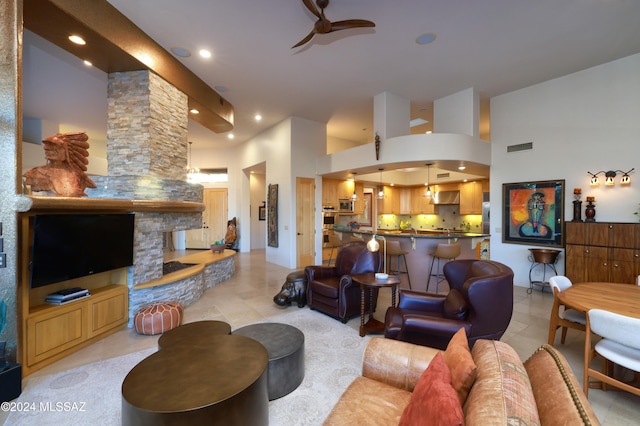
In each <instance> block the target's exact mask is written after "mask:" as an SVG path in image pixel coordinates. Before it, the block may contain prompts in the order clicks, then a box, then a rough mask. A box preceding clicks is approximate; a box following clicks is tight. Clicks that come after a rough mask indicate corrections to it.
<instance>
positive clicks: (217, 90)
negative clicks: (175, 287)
mask: <svg viewBox="0 0 640 426" xmlns="http://www.w3.org/2000/svg"><path fill="white" fill-rule="evenodd" d="M214 89H215V91H216V92H218V93H224V92H228V91H229V89H227V88H226V87H224V86H215V87H214Z"/></svg>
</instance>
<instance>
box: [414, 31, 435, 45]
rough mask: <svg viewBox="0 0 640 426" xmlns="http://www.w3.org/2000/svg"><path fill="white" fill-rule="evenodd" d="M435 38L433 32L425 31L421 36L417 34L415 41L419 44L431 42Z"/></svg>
mask: <svg viewBox="0 0 640 426" xmlns="http://www.w3.org/2000/svg"><path fill="white" fill-rule="evenodd" d="M435 39H436V35H435V34H434V33H425V34H422V35H421V36H418V38H416V43H418V44H419V45H425V44H429V43H433V41H434V40H435Z"/></svg>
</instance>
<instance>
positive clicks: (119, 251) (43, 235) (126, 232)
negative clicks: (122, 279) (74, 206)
mask: <svg viewBox="0 0 640 426" xmlns="http://www.w3.org/2000/svg"><path fill="white" fill-rule="evenodd" d="M134 218H135V215H133V214H42V215H40V214H39V215H35V216H34V222H33V249H32V252H31V263H30V269H31V288H35V287H41V286H45V285H48V284H53V283H57V282H60V281H66V280H70V279H72V278H79V277H84V276H87V275H92V274H96V273H99V272H105V271H109V270H112V269H118V268H123V267H126V266H130V265H132V264H133V229H134Z"/></svg>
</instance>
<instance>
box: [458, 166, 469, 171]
mask: <svg viewBox="0 0 640 426" xmlns="http://www.w3.org/2000/svg"><path fill="white" fill-rule="evenodd" d="M466 168H467V166H458V170H464V169H466Z"/></svg>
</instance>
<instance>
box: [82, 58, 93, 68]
mask: <svg viewBox="0 0 640 426" xmlns="http://www.w3.org/2000/svg"><path fill="white" fill-rule="evenodd" d="M82 62H84V64H85V65H86V66H88V67H90V66H92V65H93V64H92V63H91V61H88V60H86V59H85V60H84V61H82Z"/></svg>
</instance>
